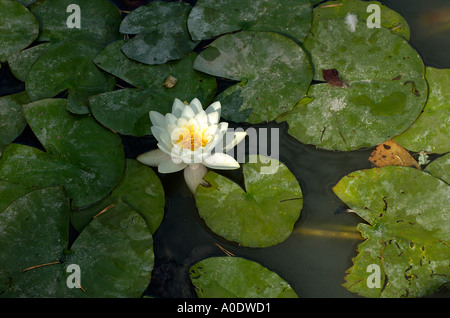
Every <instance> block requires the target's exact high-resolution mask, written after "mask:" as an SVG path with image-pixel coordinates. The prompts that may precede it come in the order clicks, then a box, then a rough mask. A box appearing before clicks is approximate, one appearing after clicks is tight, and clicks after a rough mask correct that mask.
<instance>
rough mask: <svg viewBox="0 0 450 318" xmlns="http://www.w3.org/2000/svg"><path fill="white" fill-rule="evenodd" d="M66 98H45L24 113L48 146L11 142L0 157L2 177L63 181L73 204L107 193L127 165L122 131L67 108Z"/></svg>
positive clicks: (41, 182)
mask: <svg viewBox="0 0 450 318" xmlns="http://www.w3.org/2000/svg"><path fill="white" fill-rule="evenodd" d="M66 103H67V101H66V100H63V99H44V100H40V101H36V102H33V103H30V104H28V105H25V106H24V109H23V112H24V115H25V118H26V120H27V122H28V124H29V125H30V127H31V129H32V130H33V132H34V133H35V134H36V136H37V137H38V139H39V141H40V142H41V143H42V144H43V146H44V147H45V149H46V152H44V151H41V150H39V149H36V148H32V147H29V146H24V145H19V144H9V145H8V146H6V147H5V150H4V151H3V154H2V157H1V158H0V175H1V176H2V179H3V180H4V181H9V182H14V183H19V184H23V185H26V186H37V187H41V188H42V187H49V186H59V185H65V187H66V190H67V192H68V195H69V197H70V198H71V199H73V202H72V203H73V206H74V207H81V206H85V205H88V204H92V203H94V202H97V201H99V200H100V199H102V198H104V197H105V196H106V195H107V194H108V193H109V192H110V191H111V190H112V189H113V188H114V186H116V185H117V184H118V183H119V181H120V179H121V177H122V173H123V170H124V166H125V155H124V151H123V145H122V142H121V139H120V137H119V136H118V135H115V134H113V133H112V132H110V131H108V130H106V129H105V128H103V127H101V126H100V125H99V124H98V123H97V122H96V121H95V120H94V119H93V118H91V117H87V116H85V117H75V116H74V115H71V114H70V113H68V112H67V111H66Z"/></svg>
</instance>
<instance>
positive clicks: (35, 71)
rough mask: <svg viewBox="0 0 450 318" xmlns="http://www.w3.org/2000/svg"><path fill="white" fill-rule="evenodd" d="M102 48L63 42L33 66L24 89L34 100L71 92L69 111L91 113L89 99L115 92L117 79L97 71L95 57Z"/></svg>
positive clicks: (82, 43)
mask: <svg viewBox="0 0 450 318" xmlns="http://www.w3.org/2000/svg"><path fill="white" fill-rule="evenodd" d="M101 49H102V47H101V46H98V45H96V44H94V43H90V42H86V41H71V42H62V43H59V44H57V45H54V46H52V47H50V48H49V49H48V50H46V51H45V52H44V53H43V54H42V55H41V56H40V57H39V58H38V59H37V61H36V62H35V63H34V64H33V66H32V67H31V69H30V71H29V73H28V75H27V78H26V81H25V88H26V91H27V93H28V95H29V96H30V99H31V100H32V101H35V100H39V99H44V98H49V97H54V96H56V95H57V94H58V93H61V92H63V91H64V90H66V89H68V90H69V96H68V100H69V103H68V109H69V110H70V111H71V112H73V113H76V114H87V113H89V104H88V100H87V98H88V96H91V95H95V94H99V93H103V92H106V91H111V90H113V89H114V85H115V78H114V77H113V76H111V75H109V74H107V73H105V72H102V71H101V70H100V69H98V68H97V67H96V66H95V64H94V63H93V59H94V57H95V56H96V55H97V54H98V52H100V50H101Z"/></svg>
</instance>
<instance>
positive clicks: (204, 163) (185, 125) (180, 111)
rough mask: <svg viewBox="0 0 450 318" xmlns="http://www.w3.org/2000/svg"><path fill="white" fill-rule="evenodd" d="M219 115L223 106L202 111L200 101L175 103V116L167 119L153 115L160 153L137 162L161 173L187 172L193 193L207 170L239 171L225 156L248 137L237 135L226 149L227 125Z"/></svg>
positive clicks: (158, 151) (234, 162)
mask: <svg viewBox="0 0 450 318" xmlns="http://www.w3.org/2000/svg"><path fill="white" fill-rule="evenodd" d="M220 112H221V105H220V102H215V103H213V104H211V105H210V106H209V107H208V108H207V109H206V110H203V107H202V104H201V103H200V101H199V100H198V99H197V98H195V99H193V100H192V101H191V103H190V104H189V105H185V104H184V103H183V102H182V101H180V100H179V99H175V101H174V103H173V106H172V112H171V113H167V114H166V115H165V116H164V115H162V114H160V113H158V112H156V111H150V120H151V121H152V124H153V126H152V128H151V130H152V134H153V136H154V137H155V138H156V140H157V141H158V148H159V149H156V150H152V151H149V152H146V153H143V154H141V155H139V156H138V157H137V160H138V161H140V162H142V163H144V164H146V165H149V166H153V167H158V172H160V173H172V172H177V171H180V170H183V169H184V178H185V180H186V183H187V184H188V186H189V188H190V189H191V191H192V192H193V193H195V190H196V189H197V186H198V185H199V184H200V182H201V181H202V179H203V177H204V176H205V175H206V173H207V167H208V168H212V169H226V170H230V169H237V168H239V163H238V162H237V161H236V160H235V159H234V158H233V157H232V156H230V155H228V154H226V152H227V151H228V150H230V149H231V148H233V147H234V146H235V145H237V144H238V143H239V142H241V141H242V140H243V139H244V138H245V136H246V133H245V132H235V133H234V136H233V137H234V138H233V139H232V141H231V142H230V143H229V144H227V145H226V146H225V147H223V140H224V136H225V133H226V132H227V129H228V123H226V122H221V123H219V119H220ZM218 148H220V149H219V150H220V151H218ZM213 150H214V151H215V152H214V153H213Z"/></svg>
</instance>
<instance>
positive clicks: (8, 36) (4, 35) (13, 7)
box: [0, 0, 39, 63]
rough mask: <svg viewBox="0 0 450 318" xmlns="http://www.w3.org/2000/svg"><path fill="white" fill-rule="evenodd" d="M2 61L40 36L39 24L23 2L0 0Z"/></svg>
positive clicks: (0, 57)
mask: <svg viewBox="0 0 450 318" xmlns="http://www.w3.org/2000/svg"><path fill="white" fill-rule="evenodd" d="M0 21H2V22H1V24H0V62H1V63H3V62H6V59H7V58H8V57H9V56H10V55H12V54H14V53H16V52H19V51H20V50H22V49H24V48H26V47H27V46H29V45H30V44H31V43H33V41H34V40H35V39H36V38H37V37H38V34H39V24H38V21H37V20H36V18H35V17H34V16H33V14H31V12H30V11H28V9H27V8H25V7H24V6H23V5H22V4H20V3H18V2H17V1H14V0H0Z"/></svg>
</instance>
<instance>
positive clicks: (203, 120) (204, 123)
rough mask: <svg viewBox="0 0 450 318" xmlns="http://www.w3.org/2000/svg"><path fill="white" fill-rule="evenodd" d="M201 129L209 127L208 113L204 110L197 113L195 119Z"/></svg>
mask: <svg viewBox="0 0 450 318" xmlns="http://www.w3.org/2000/svg"><path fill="white" fill-rule="evenodd" d="M194 118H195V119H196V120H197V122H198V124H199V125H200V127H201V128H203V129H205V128H206V127H208V116H207V115H206V112H205V111H204V110H201V111H200V112H199V113H197V114H196V115H195V117H194Z"/></svg>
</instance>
